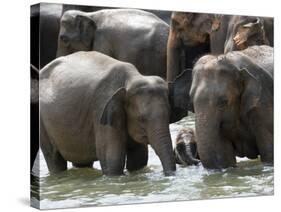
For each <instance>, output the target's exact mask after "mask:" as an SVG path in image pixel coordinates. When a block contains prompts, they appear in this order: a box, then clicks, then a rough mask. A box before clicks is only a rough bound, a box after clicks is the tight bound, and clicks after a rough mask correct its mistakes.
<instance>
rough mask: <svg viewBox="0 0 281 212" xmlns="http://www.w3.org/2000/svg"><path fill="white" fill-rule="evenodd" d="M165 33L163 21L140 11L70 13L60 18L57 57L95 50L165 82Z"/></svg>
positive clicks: (167, 28)
mask: <svg viewBox="0 0 281 212" xmlns="http://www.w3.org/2000/svg"><path fill="white" fill-rule="evenodd" d="M168 31H169V26H168V25H167V24H166V23H165V22H164V21H162V20H161V19H159V18H158V17H157V16H155V15H154V14H152V13H148V12H145V11H141V10H135V9H111V10H99V11H97V12H93V13H85V12H81V11H77V10H70V11H67V12H65V13H64V14H63V16H62V18H61V23H60V32H59V37H58V51H57V56H64V55H68V54H70V53H73V52H76V51H90V50H95V51H98V52H101V53H103V54H106V55H109V56H111V57H113V58H115V59H118V60H120V61H124V62H129V63H132V64H133V65H135V66H136V68H137V69H138V70H139V71H140V73H141V74H144V75H157V76H160V77H162V78H163V79H165V78H166V43H167V39H168Z"/></svg>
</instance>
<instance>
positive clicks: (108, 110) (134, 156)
mask: <svg viewBox="0 0 281 212" xmlns="http://www.w3.org/2000/svg"><path fill="white" fill-rule="evenodd" d="M31 12H32V15H31V30H32V33H31V64H32V65H31V67H30V68H31V79H32V80H31V88H32V89H31V131H32V133H31V135H32V136H31V141H32V142H31V153H32V155H31V167H32V166H33V163H34V160H35V157H36V154H37V152H38V149H39V146H38V140H40V148H41V150H42V152H43V155H44V158H45V160H46V162H47V166H48V169H49V171H50V172H51V173H55V172H60V171H64V170H66V169H67V161H69V162H72V164H73V166H75V167H92V166H93V163H94V161H99V162H100V165H101V168H102V172H103V174H105V175H121V174H123V172H124V169H125V168H126V169H127V170H128V171H134V170H139V169H141V168H143V167H145V166H146V165H147V162H148V157H149V155H148V145H151V147H152V148H153V150H154V151H155V153H156V154H157V156H158V157H159V159H160V161H161V164H162V167H163V171H164V174H165V175H173V174H174V173H175V171H176V163H178V164H182V165H197V164H199V163H200V162H201V163H202V165H203V166H204V167H205V168H209V169H222V168H227V167H234V166H235V165H236V157H237V156H238V157H248V158H250V159H254V158H257V157H260V159H261V161H262V162H263V163H265V164H269V165H273V67H274V62H273V19H272V18H265V17H249V16H234V15H216V14H202V13H188V12H172V13H171V12H168V11H167V12H166V11H161V12H160V11H144V10H138V9H112V8H111V9H105V8H98V7H85V6H70V5H63V6H61V5H54V4H40V6H39V7H36V8H32V10H31ZM39 26H40V27H39ZM38 34H39V35H40V42H39V40H38V38H37V37H38ZM41 35H42V36H41ZM38 45H39V46H38ZM39 47H40V48H39ZM54 47H55V48H54ZM38 49H39V50H38ZM38 51H39V52H38ZM38 54H40V59H39V58H38V56H36V55H38ZM39 70H40V71H39ZM39 105H40V111H39ZM188 111H191V112H193V113H195V129H192V128H188V129H182V130H181V131H180V132H179V134H178V136H177V139H176V141H175V143H174V148H173V144H172V139H171V135H170V131H169V124H170V123H174V122H176V121H179V120H180V119H182V118H183V117H185V116H187V115H188ZM38 120H39V121H38ZM38 128H40V129H38ZM38 132H40V134H39V133H38Z"/></svg>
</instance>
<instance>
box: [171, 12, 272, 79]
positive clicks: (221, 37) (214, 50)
mask: <svg viewBox="0 0 281 212" xmlns="http://www.w3.org/2000/svg"><path fill="white" fill-rule="evenodd" d="M272 26H273V19H272V18H263V17H251V16H232V15H218V14H202V13H201V14H199V13H183V12H174V13H173V14H172V17H171V26H170V32H169V38H168V45H167V80H168V81H172V80H173V79H175V77H176V76H177V75H178V74H180V73H181V71H182V70H183V69H184V68H186V66H184V65H186V62H182V60H183V58H185V60H187V61H188V60H189V61H190V62H189V67H188V68H192V66H193V64H194V61H196V59H198V57H200V56H202V55H204V54H206V53H211V54H215V55H219V54H223V53H227V52H228V51H233V50H243V49H246V48H247V47H248V46H253V45H269V44H270V45H271V46H272V43H271V41H272V40H273V27H272ZM198 45H201V46H202V45H203V46H205V47H204V48H201V51H199V52H194V53H193V54H194V55H193V54H192V53H191V54H190V53H189V54H188V53H183V50H184V49H186V48H187V49H188V48H194V46H195V48H198ZM237 45H238V46H237ZM208 46H209V48H208ZM199 49H200V48H199ZM182 64H184V65H182Z"/></svg>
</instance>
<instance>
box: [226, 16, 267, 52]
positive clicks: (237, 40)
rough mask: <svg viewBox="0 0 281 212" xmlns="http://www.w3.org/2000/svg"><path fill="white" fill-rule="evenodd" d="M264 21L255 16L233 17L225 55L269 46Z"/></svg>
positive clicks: (228, 32) (227, 36) (229, 27)
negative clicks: (255, 47) (250, 47)
mask: <svg viewBox="0 0 281 212" xmlns="http://www.w3.org/2000/svg"><path fill="white" fill-rule="evenodd" d="M264 23H265V22H264V19H263V18H260V17H253V16H232V18H231V19H230V22H229V26H228V31H227V35H226V41H225V44H224V53H227V52H230V51H234V50H243V49H246V48H247V47H249V46H253V45H269V39H268V38H267V36H266V35H267V34H266V31H265V27H264V26H265V24H264Z"/></svg>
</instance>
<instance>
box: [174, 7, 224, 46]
mask: <svg viewBox="0 0 281 212" xmlns="http://www.w3.org/2000/svg"><path fill="white" fill-rule="evenodd" d="M171 19H172V20H171V21H172V22H171V25H172V27H173V28H175V29H176V30H177V31H178V32H179V36H180V37H181V40H182V42H183V43H184V45H187V46H194V45H197V44H199V43H205V42H206V40H207V38H208V36H209V35H210V34H211V33H212V32H213V31H216V30H218V29H219V27H220V20H219V17H218V16H217V15H214V14H199V13H184V12H174V13H173V14H172V17H171Z"/></svg>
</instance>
